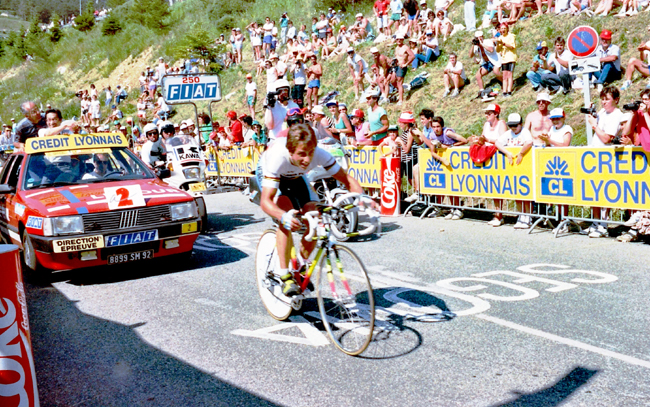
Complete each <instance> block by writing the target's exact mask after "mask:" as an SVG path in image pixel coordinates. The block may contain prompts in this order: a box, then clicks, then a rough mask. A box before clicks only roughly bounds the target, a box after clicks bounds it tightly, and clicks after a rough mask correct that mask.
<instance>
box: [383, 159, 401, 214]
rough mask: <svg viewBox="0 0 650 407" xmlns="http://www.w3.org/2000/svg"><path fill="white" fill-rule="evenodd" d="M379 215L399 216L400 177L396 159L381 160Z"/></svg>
mask: <svg viewBox="0 0 650 407" xmlns="http://www.w3.org/2000/svg"><path fill="white" fill-rule="evenodd" d="M380 161H381V215H382V216H399V215H400V189H401V187H402V177H401V174H400V166H399V164H400V162H399V158H398V157H383V158H381V160H380Z"/></svg>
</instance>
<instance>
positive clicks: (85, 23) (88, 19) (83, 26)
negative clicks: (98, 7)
mask: <svg viewBox="0 0 650 407" xmlns="http://www.w3.org/2000/svg"><path fill="white" fill-rule="evenodd" d="M74 22H75V24H76V25H75V28H76V29H77V30H79V31H81V32H86V31H90V30H92V29H93V27H94V26H95V7H94V6H93V1H92V0H90V1H89V2H88V5H87V7H86V11H84V12H83V14H81V15H80V16H79V17H77V18H75V19H74Z"/></svg>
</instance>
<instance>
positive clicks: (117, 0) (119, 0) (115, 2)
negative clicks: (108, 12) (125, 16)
mask: <svg viewBox="0 0 650 407" xmlns="http://www.w3.org/2000/svg"><path fill="white" fill-rule="evenodd" d="M124 3H126V0H108V1H107V2H106V7H108V8H116V7H119V6H121V5H122V4H124Z"/></svg>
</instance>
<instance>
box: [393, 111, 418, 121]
mask: <svg viewBox="0 0 650 407" xmlns="http://www.w3.org/2000/svg"><path fill="white" fill-rule="evenodd" d="M397 121H398V122H400V123H415V117H413V112H408V111H407V112H402V113H401V114H400V115H399V119H397Z"/></svg>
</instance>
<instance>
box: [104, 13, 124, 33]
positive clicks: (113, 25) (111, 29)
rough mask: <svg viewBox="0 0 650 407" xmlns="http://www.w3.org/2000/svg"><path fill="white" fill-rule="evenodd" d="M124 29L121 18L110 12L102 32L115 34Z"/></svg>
mask: <svg viewBox="0 0 650 407" xmlns="http://www.w3.org/2000/svg"><path fill="white" fill-rule="evenodd" d="M122 29H123V27H122V23H121V22H120V19H119V18H118V17H117V16H116V15H115V14H110V15H109V16H108V17H106V20H104V24H103V25H102V34H103V35H115V34H117V33H118V32H120V31H122Z"/></svg>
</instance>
